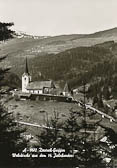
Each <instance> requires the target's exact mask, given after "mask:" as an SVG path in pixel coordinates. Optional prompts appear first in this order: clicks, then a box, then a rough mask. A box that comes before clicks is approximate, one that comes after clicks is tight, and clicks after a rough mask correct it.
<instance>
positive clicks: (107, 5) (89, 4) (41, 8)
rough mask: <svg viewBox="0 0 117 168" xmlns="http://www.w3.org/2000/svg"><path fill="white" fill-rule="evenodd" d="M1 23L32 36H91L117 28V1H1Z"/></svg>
mask: <svg viewBox="0 0 117 168" xmlns="http://www.w3.org/2000/svg"><path fill="white" fill-rule="evenodd" d="M0 21H1V22H14V28H13V29H15V30H17V31H23V32H26V33H28V34H32V35H45V36H46V35H60V34H88V33H93V32H97V31H100V30H105V29H110V28H114V27H117V0H0Z"/></svg>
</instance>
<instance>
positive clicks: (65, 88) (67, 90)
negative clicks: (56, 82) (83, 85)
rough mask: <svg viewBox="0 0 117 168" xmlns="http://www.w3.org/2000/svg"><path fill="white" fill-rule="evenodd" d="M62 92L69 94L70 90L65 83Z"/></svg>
mask: <svg viewBox="0 0 117 168" xmlns="http://www.w3.org/2000/svg"><path fill="white" fill-rule="evenodd" d="M63 91H64V92H67V93H69V92H70V91H71V89H70V87H69V85H68V83H67V82H66V84H65V86H64V89H63Z"/></svg>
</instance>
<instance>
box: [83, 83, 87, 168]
mask: <svg viewBox="0 0 117 168" xmlns="http://www.w3.org/2000/svg"><path fill="white" fill-rule="evenodd" d="M83 92H84V102H83V104H84V106H83V113H84V116H83V118H84V150H85V161H84V165H85V168H87V146H86V143H87V140H86V135H87V120H86V106H85V104H86V84H85V82H83Z"/></svg>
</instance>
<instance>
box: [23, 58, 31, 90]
mask: <svg viewBox="0 0 117 168" xmlns="http://www.w3.org/2000/svg"><path fill="white" fill-rule="evenodd" d="M30 82H31V76H30V74H29V71H28V63H27V57H26V63H25V72H24V73H23V75H22V92H24V93H28V90H27V86H28V84H29V83H30Z"/></svg>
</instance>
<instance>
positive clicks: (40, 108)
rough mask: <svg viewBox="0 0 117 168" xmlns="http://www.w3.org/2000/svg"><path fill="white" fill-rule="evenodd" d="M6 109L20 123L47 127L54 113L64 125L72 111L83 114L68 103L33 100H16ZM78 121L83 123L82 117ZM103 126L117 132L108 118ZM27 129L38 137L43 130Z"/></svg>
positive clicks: (7, 105) (95, 117)
mask: <svg viewBox="0 0 117 168" xmlns="http://www.w3.org/2000/svg"><path fill="white" fill-rule="evenodd" d="M6 107H7V108H8V111H9V112H13V113H14V116H15V117H16V119H17V120H18V121H23V122H28V123H31V124H39V125H46V124H47V123H46V121H47V117H48V119H50V118H51V117H53V115H54V111H55V112H57V113H58V118H59V121H60V122H62V123H64V121H65V120H66V119H67V118H68V116H69V112H70V110H71V109H72V110H73V111H75V112H81V113H82V109H81V108H80V107H79V106H78V105H77V104H74V103H66V102H53V101H32V100H22V101H16V100H15V99H11V100H10V101H8V102H7V103H6ZM88 113H91V111H87V114H88ZM90 119H91V120H92V121H95V120H101V116H100V115H98V114H95V115H94V116H93V117H92V118H90ZM78 120H79V121H81V117H78ZM87 121H88V119H87ZM101 125H103V126H106V127H110V128H112V129H114V130H115V131H117V124H116V123H113V122H110V121H109V120H108V119H106V118H103V119H102V121H101ZM26 128H27V133H31V134H32V135H37V134H38V133H39V132H40V130H41V128H36V127H32V126H26Z"/></svg>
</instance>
